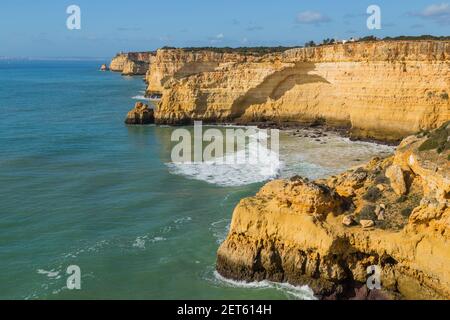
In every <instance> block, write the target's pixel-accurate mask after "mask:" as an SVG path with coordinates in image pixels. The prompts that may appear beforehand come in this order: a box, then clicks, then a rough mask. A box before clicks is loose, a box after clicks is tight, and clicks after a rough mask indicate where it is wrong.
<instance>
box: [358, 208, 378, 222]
mask: <svg viewBox="0 0 450 320" xmlns="http://www.w3.org/2000/svg"><path fill="white" fill-rule="evenodd" d="M359 220H360V221H361V220H377V215H376V214H375V206H374V205H371V204H369V205H366V206H364V207H363V208H362V209H361V211H360V212H359Z"/></svg>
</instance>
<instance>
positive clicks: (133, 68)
mask: <svg viewBox="0 0 450 320" xmlns="http://www.w3.org/2000/svg"><path fill="white" fill-rule="evenodd" d="M154 59H155V53H153V52H129V53H120V54H118V55H117V56H116V57H114V58H113V59H112V60H111V64H110V66H109V69H110V70H111V71H113V72H121V73H122V74H123V75H131V76H132V75H145V74H146V73H147V71H148V70H149V68H150V65H151V64H152V63H153V61H154Z"/></svg>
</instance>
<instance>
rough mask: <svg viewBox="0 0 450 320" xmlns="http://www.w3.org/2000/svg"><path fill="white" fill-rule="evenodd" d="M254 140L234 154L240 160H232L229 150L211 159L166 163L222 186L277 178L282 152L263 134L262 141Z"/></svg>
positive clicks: (174, 170)
mask: <svg viewBox="0 0 450 320" xmlns="http://www.w3.org/2000/svg"><path fill="white" fill-rule="evenodd" d="M263 139H264V136H263ZM252 140H253V141H251V142H250V143H249V144H248V145H247V146H246V148H245V149H242V150H238V151H237V152H235V153H234V154H233V157H234V159H237V161H232V163H228V162H227V159H229V158H228V157H229V156H230V155H229V154H228V155H224V156H223V157H219V158H216V159H213V160H211V161H204V162H184V163H174V162H172V163H166V166H167V167H168V168H169V172H170V173H171V174H175V175H182V176H184V177H186V178H188V179H194V180H200V181H205V182H207V183H210V184H215V185H218V186H222V187H232V186H243V185H248V184H253V183H258V182H264V181H267V180H270V179H273V178H276V177H277V176H278V175H279V174H280V171H281V167H282V163H281V161H280V160H279V155H278V153H277V152H275V151H273V150H270V149H268V148H267V147H266V146H264V145H263V144H262V143H261V135H260V136H259V142H258V140H256V139H252Z"/></svg>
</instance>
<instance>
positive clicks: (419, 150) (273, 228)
mask: <svg viewBox="0 0 450 320" xmlns="http://www.w3.org/2000/svg"><path fill="white" fill-rule="evenodd" d="M441 129H443V130H444V131H442V132H444V134H446V140H444V139H442V141H443V142H441V144H440V147H439V146H437V147H435V148H434V149H433V148H424V147H423V146H424V145H425V146H426V145H427V143H428V144H431V145H432V147H433V146H435V145H433V143H429V140H430V139H434V138H429V137H427V136H423V135H422V136H421V135H418V136H410V137H408V138H406V139H404V140H403V142H402V143H401V144H400V146H399V147H398V150H397V152H396V153H395V155H394V156H392V157H390V158H387V159H378V158H375V159H373V160H372V161H371V162H370V163H368V164H367V165H366V166H363V167H360V168H357V169H354V170H349V171H347V172H345V173H343V174H341V175H339V176H335V177H330V178H329V179H324V180H318V181H308V180H307V179H304V178H301V177H294V178H292V179H290V180H275V181H272V182H269V183H268V184H267V185H265V186H264V187H263V188H262V189H261V190H260V191H259V192H258V194H257V195H256V196H254V197H251V198H247V199H243V200H241V202H240V203H239V204H238V206H237V207H236V209H235V211H234V213H233V218H232V222H231V226H230V231H229V234H228V236H227V238H226V240H225V241H224V242H223V243H222V245H221V246H220V248H219V250H218V256H217V270H218V272H219V273H220V274H221V275H223V276H225V277H227V278H231V279H236V280H247V281H255V280H258V281H259V280H264V279H269V280H272V281H278V282H289V283H292V284H296V285H305V284H308V285H310V286H311V288H313V290H314V291H315V293H316V295H317V296H318V297H321V298H338V299H339V298H355V297H356V298H357V297H358V296H359V295H360V294H359V293H360V292H359V291H358V290H356V289H355V288H362V289H365V290H366V292H367V287H366V286H365V283H366V280H367V279H368V274H367V268H368V267H370V266H378V267H380V270H381V278H380V279H381V288H382V290H381V291H377V290H374V291H372V292H371V293H372V295H373V294H374V293H377V292H378V293H380V292H381V294H378V297H383V298H388V297H390V298H396V297H402V298H406V299H449V298H450V272H449V265H450V250H449V248H450V208H449V199H450V166H449V159H450V158H449V157H450V150H449V145H448V136H449V135H448V134H449V132H450V125H449V123H447V124H445V125H444V127H443V128H441ZM440 135H441V136H442V133H441V134H440ZM427 139H428V140H427ZM432 142H433V141H432ZM387 172H390V173H391V174H390V175H389V176H390V177H391V178H390V179H389V178H387V177H386V173H387ZM399 185H401V186H405V189H406V190H404V189H403V188H401V187H399ZM362 289H360V290H362ZM367 296H368V295H366V297H367ZM375 296H377V295H376V294H375Z"/></svg>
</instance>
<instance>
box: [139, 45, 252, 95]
mask: <svg viewBox="0 0 450 320" xmlns="http://www.w3.org/2000/svg"><path fill="white" fill-rule="evenodd" d="M254 59H255V57H254V56H253V55H250V54H240V53H226V52H225V53H222V52H216V51H213V50H185V49H159V50H158V51H157V54H156V57H155V59H154V62H153V63H152V65H151V67H150V70H149V71H148V73H147V75H146V81H147V83H148V88H147V94H149V95H151V94H161V93H162V92H163V90H164V88H165V87H170V86H171V84H172V83H173V82H174V81H176V80H180V79H182V78H186V77H189V76H192V75H196V74H201V73H204V72H212V71H215V70H220V69H221V68H223V67H225V66H232V65H234V64H235V63H239V62H247V61H252V60H254Z"/></svg>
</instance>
